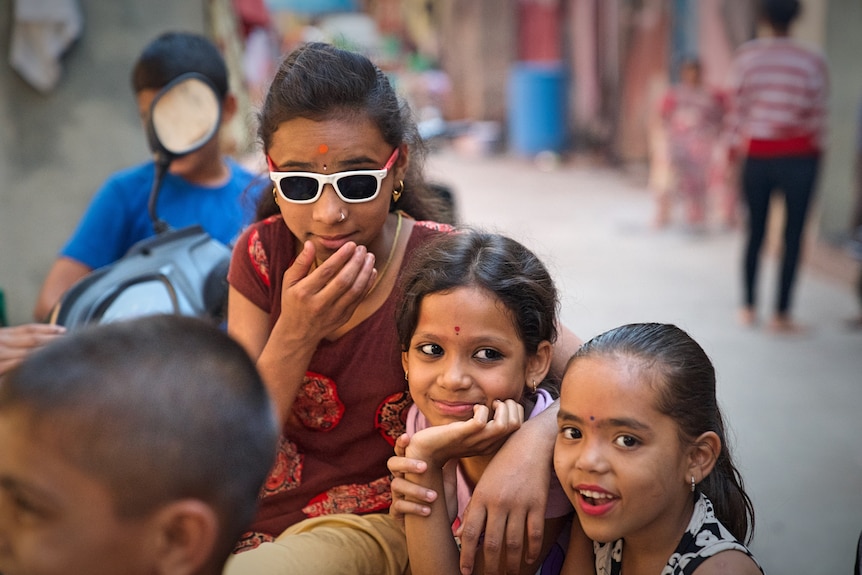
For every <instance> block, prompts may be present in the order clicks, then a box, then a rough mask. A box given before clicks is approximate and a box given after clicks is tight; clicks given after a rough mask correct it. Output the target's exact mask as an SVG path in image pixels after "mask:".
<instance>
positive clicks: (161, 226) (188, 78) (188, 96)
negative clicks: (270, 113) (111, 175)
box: [147, 72, 222, 233]
mask: <svg viewBox="0 0 862 575" xmlns="http://www.w3.org/2000/svg"><path fill="white" fill-rule="evenodd" d="M221 112H222V110H221V99H220V98H219V96H218V93H217V92H216V89H215V86H213V84H212V82H210V81H209V80H208V79H207V78H206V76H203V75H202V74H198V73H195V72H189V73H188V74H182V75H180V76H177V77H176V78H174V80H172V81H171V82H170V83H169V84H168V85H167V86H165V87H164V88H162V89H161V91H159V93H158V94H156V96H155V98H153V103H152V104H151V105H150V116H149V118H147V141H148V142H149V144H150V150H152V152H153V155H154V156H155V161H156V174H155V177H154V179H153V187H152V190H151V191H150V198H149V205H148V209H149V213H150V219H151V220H152V222H153V228H154V229H155V230H156V233H162V232H164V231H165V230H167V229H168V225H167V223H165V222H164V221H162V220H161V219H160V218H159V216H158V214H157V213H156V205H157V201H158V197H159V190H160V188H161V184H162V179H163V178H164V176H165V173H167V171H168V167H169V166H170V165H171V162H173V161H174V159H176V158H179V157H181V156H185V155H186V154H190V153H192V152H194V151H195V150H198V149H200V148H202V147H203V146H204V145H206V143H207V142H209V141H210V140H212V138H213V136H215V135H216V133H217V132H218V130H219V126H220V124H221Z"/></svg>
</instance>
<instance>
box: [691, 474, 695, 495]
mask: <svg viewBox="0 0 862 575" xmlns="http://www.w3.org/2000/svg"><path fill="white" fill-rule="evenodd" d="M694 488H695V483H694V475H692V476H691V492H692V493H694Z"/></svg>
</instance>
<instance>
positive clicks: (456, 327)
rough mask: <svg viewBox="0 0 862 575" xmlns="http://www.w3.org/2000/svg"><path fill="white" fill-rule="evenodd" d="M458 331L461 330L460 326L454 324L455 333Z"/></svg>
mask: <svg viewBox="0 0 862 575" xmlns="http://www.w3.org/2000/svg"><path fill="white" fill-rule="evenodd" d="M460 331H461V328H460V327H458V326H457V325H456V326H455V333H458V332H460Z"/></svg>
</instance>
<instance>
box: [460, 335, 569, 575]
mask: <svg viewBox="0 0 862 575" xmlns="http://www.w3.org/2000/svg"><path fill="white" fill-rule="evenodd" d="M557 330H558V335H557V341H556V342H555V343H554V354H553V357H552V359H551V371H550V372H549V373H548V376H549V377H551V378H555V379H557V380H560V379H562V376H563V372H564V371H565V368H566V364H567V363H568V361H569V358H570V357H572V355H573V354H574V353H575V352H576V351H577V350H578V348H579V347H580V345H581V344H582V343H583V342H582V340H581V338H580V337H578V336H577V335H576V334H575V333H574V332H573V331H571V330H570V329H569V328H567V327H566V326H565V325H563V324H559V325H558V326H557ZM559 408H560V402H559V400H557V401H555V402H554V403H553V404H552V405H551V406H549V407H548V409H546V410H545V411H543V412H542V413H540V414H538V415H537V416H535V417H532V418H530V419H529V421H525V422H524V425H523V426H521V429H519V430H518V432H517V433H514V434H512V437H510V438H509V439H508V440H506V443H505V444H504V445H503V447H501V448H500V451H499V452H497V454H496V455H494V459H493V460H491V463H490V464H489V465H488V468H487V469H486V470H485V474H483V475H482V479H480V480H479V482H478V483H477V485H476V487H475V489H474V490H473V497H472V499H471V500H470V505H469V506H468V507H467V511H465V513H464V522H463V523H462V529H461V567H462V568H463V570H464V571H465V572H470V571H472V569H473V567H474V563H475V561H476V550H477V549H478V543H479V537H480V536H483V535H484V540H485V546H484V549H485V555H486V556H485V566H486V571H487V572H489V573H497V572H498V570H499V567H500V560H501V559H504V561H505V567H507V568H508V569H509V571H510V572H512V571H513V570H516V569H517V567H518V565H520V564H521V558H522V556H523V555H526V557H527V561H528V562H535V561H536V559H538V557H539V554H540V552H541V549H542V540H543V534H544V519H545V510H546V509H547V505H548V486H549V485H550V481H551V473H552V469H553V468H552V460H553V454H554V441H555V440H556V438H557V411H558V410H559ZM489 541H490V542H491V545H489ZM525 544H526V545H525ZM494 545H496V546H497V548H498V549H499V550H500V551H499V552H497V553H489V552H488V549H489V548H492V547H493V546H494Z"/></svg>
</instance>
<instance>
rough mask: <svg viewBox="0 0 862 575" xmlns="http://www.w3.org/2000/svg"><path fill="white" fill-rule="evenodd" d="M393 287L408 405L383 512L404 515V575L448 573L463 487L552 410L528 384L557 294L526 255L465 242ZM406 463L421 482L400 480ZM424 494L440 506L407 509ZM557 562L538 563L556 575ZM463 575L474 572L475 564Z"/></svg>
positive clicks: (554, 513)
mask: <svg viewBox="0 0 862 575" xmlns="http://www.w3.org/2000/svg"><path fill="white" fill-rule="evenodd" d="M402 285H403V296H402V299H401V301H400V305H399V308H398V312H397V316H396V318H397V325H398V335H399V339H400V341H401V346H402V350H403V353H402V363H403V365H404V373H405V378H406V379H407V380H408V382H409V389H410V394H411V396H412V397H413V401H414V405H413V406H412V407H411V408H410V410H409V412H408V414H407V434H408V435H409V436H411V437H410V439H409V442H406V441H405V439H404V438H402V439H401V440H400V441H399V444H398V445H397V446H396V451H397V452H398V454H399V455H400V456H402V457H395V458H393V459H392V460H390V465H389V467H390V470H391V471H392V472H393V474H396V475H397V476H398V477H396V479H395V480H394V481H393V483H392V491H393V512H394V513H395V514H401V513H406V516H405V517H404V523H405V530H406V535H407V548H408V553H409V556H410V570H411V572H412V573H414V574H415V575H419V574H422V573H441V572H445V573H455V572H458V570H459V549H458V545H457V542H456V539H455V537H453V532H455V533H457V531H458V527H459V525H460V520H461V516H462V513H463V511H464V509H465V507H466V506H467V503H468V502H469V500H470V496H471V491H472V486H473V485H475V484H476V482H477V481H478V480H479V478H480V477H481V475H482V473H483V471H484V469H485V467H486V466H487V464H488V462H489V461H490V459H491V458H493V457H494V454H495V452H496V451H497V449H498V448H499V447H500V445H501V444H502V443H503V441H505V439H506V438H507V437H508V436H509V434H510V433H512V432H513V431H514V430H516V429H518V427H519V426H520V425H521V423H522V422H523V420H524V418H525V414H526V417H528V418H529V417H530V416H534V415H536V414H538V413H540V412H541V411H543V410H544V409H546V408H547V407H548V405H550V404H551V403H552V401H553V397H552V396H551V394H550V393H549V392H548V391H547V390H545V389H542V388H540V387H539V383H541V382H542V381H543V380H544V378H545V376H546V375H547V373H548V370H549V367H550V362H551V350H552V343H553V342H554V340H555V339H556V336H557V325H556V311H557V307H558V300H557V294H556V289H555V288H554V284H553V281H552V280H551V277H550V276H549V274H548V272H547V270H546V269H545V267H544V265H543V264H542V263H541V261H540V260H539V259H538V258H537V257H536V256H535V255H534V254H533V253H532V252H530V251H529V250H528V249H527V248H525V247H524V246H523V245H521V244H519V243H517V242H515V241H514V240H511V239H509V238H506V237H503V236H499V235H495V234H488V233H481V232H475V231H465V232H461V233H457V234H449V235H446V236H442V237H439V238H436V239H435V240H433V241H432V242H430V243H429V244H427V245H426V246H425V248H424V249H422V250H421V251H420V252H419V253H418V255H417V256H416V258H415V259H414V260H413V261H412V262H411V265H410V266H409V267H408V268H407V269H406V271H405V276H404V280H403V284H402ZM405 443H406V448H405V447H404V445H405ZM409 460H413V461H409ZM417 461H422V462H424V463H425V464H426V465H427V471H425V472H424V473H422V474H415V473H412V472H410V469H411V468H410V464H411V463H412V464H415V463H416V462H417ZM554 483H556V482H555V481H554ZM428 488H430V489H432V490H434V491H436V493H438V494H441V496H440V497H439V498H437V499H436V500H434V501H433V502H431V503H430V504H427V505H426V504H424V503H418V502H419V501H421V500H422V499H421V497H418V498H417V497H415V495H414V494H418V491H419V490H420V489H428ZM562 496H563V493H562V491H561V490H560V488H559V485H556V489H553V488H552V490H551V495H550V496H549V502H548V508H547V513H546V525H545V531H544V533H545V537H544V545H543V549H542V554H541V559H544V558H545V557H546V556H547V554H548V552H549V551H550V549H551V546H552V544H553V542H554V540H555V539H556V538H557V536H558V535H559V534H560V532H561V529H563V527H564V524H565V523H566V519H567V515H568V514H569V512H570V511H571V506H570V505H569V504H568V502H567V501H566V500H565V497H562ZM583 541H586V539H583ZM582 548H584V546H583V544H582ZM586 550H587V553H589V548H588V547H586ZM560 554H561V551H559V550H558V551H557V553H556V554H554V555H552V556H551V557H549V558H548V561H549V562H551V563H553V562H556V569H557V570H559V565H560V561H561V556H560ZM477 556H481V554H477ZM590 563H591V562H590V561H585V562H584V564H586V565H589V564H590ZM474 569H475V571H474V572H477V573H482V572H484V570H483V567H482V566H481V565H477V566H475V567H474ZM535 571H536V566H535V565H532V566H530V565H526V564H524V565H522V569H521V572H523V573H535ZM543 572H546V571H543ZM547 572H551V571H547Z"/></svg>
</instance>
